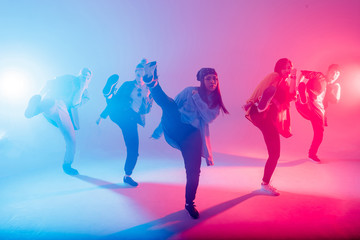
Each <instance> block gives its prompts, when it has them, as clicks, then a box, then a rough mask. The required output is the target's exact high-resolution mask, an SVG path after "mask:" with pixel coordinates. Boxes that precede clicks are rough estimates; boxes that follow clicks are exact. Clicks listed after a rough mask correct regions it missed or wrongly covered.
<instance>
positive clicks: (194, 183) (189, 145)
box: [150, 84, 202, 204]
mask: <svg viewBox="0 0 360 240" xmlns="http://www.w3.org/2000/svg"><path fill="white" fill-rule="evenodd" d="M150 90H151V94H152V96H153V98H154V100H155V102H156V103H157V104H158V105H159V106H160V107H161V109H162V111H163V114H162V119H161V123H162V126H163V129H164V133H165V134H166V135H167V136H168V137H170V138H171V139H172V140H173V141H175V142H176V144H177V145H178V146H179V148H180V151H181V154H182V156H183V159H184V164H185V170H186V192H185V201H186V203H189V204H191V203H193V202H194V199H195V195H196V191H197V188H198V185H199V178H200V165H201V151H202V141H201V133H200V130H199V129H197V128H195V127H193V126H192V125H190V124H185V123H183V122H181V114H180V112H179V110H178V106H177V105H176V103H175V102H174V100H173V99H172V98H170V97H168V96H167V95H166V94H165V93H164V91H163V90H162V89H161V87H160V86H159V84H158V85H157V86H156V87H154V88H152V89H150Z"/></svg>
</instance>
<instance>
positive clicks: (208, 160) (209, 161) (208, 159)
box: [206, 157, 214, 166]
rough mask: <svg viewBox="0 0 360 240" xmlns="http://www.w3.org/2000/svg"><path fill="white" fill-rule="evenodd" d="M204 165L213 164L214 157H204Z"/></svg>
mask: <svg viewBox="0 0 360 240" xmlns="http://www.w3.org/2000/svg"><path fill="white" fill-rule="evenodd" d="M206 165H208V166H214V159H213V158H212V157H207V158H206Z"/></svg>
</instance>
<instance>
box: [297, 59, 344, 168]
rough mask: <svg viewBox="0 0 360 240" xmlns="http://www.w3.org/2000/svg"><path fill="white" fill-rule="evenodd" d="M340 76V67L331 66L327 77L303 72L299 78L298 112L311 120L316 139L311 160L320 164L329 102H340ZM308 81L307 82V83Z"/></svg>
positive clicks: (310, 154)
mask: <svg viewBox="0 0 360 240" xmlns="http://www.w3.org/2000/svg"><path fill="white" fill-rule="evenodd" d="M339 76H340V70H339V65H337V64H331V65H330V66H329V68H328V71H327V73H326V75H324V74H322V73H320V72H312V71H301V75H300V76H299V79H300V80H299V85H298V93H299V98H298V100H297V101H296V103H295V105H296V108H297V110H298V112H299V113H300V114H301V115H302V116H303V117H304V118H305V119H307V120H310V122H311V125H312V128H313V131H314V137H313V140H312V143H311V146H310V149H309V155H308V156H309V159H310V160H312V161H313V162H315V163H320V162H321V161H320V159H319V158H318V156H317V152H318V149H319V147H320V144H321V142H322V140H323V137H324V126H327V116H326V115H327V114H326V112H327V111H326V109H327V107H328V104H329V102H331V103H337V102H338V101H339V100H340V91H341V88H340V84H339V83H336V80H337V79H338V78H339ZM306 80H307V81H306Z"/></svg>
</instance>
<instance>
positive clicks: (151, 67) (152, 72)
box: [143, 62, 158, 87]
mask: <svg viewBox="0 0 360 240" xmlns="http://www.w3.org/2000/svg"><path fill="white" fill-rule="evenodd" d="M144 70H145V76H144V77H143V81H144V82H145V83H146V85H148V87H152V86H150V85H155V82H157V78H158V76H157V64H156V62H150V63H148V64H146V65H145V67H144ZM154 76H155V77H154Z"/></svg>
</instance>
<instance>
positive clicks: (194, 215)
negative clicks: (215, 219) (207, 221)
mask: <svg viewBox="0 0 360 240" xmlns="http://www.w3.org/2000/svg"><path fill="white" fill-rule="evenodd" d="M195 207H196V206H195V205H194V203H190V204H189V203H187V204H185V209H186V210H187V211H188V213H189V215H190V216H191V217H192V218H193V219H198V218H199V216H200V214H199V212H198V210H197V209H196V208H195Z"/></svg>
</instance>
